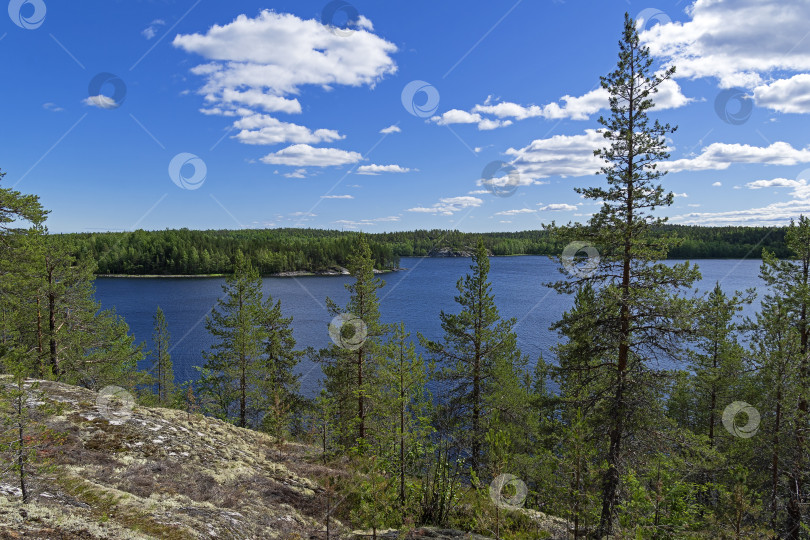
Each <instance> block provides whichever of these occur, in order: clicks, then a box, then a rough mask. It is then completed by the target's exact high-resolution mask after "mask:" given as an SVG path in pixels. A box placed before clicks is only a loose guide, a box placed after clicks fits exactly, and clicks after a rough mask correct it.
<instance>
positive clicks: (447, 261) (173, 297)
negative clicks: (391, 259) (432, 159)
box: [96, 256, 764, 395]
mask: <svg viewBox="0 0 810 540" xmlns="http://www.w3.org/2000/svg"><path fill="white" fill-rule="evenodd" d="M695 262H696V263H697V264H698V266H699V267H700V270H701V273H702V275H703V278H702V280H701V281H700V282H699V283H698V284H697V288H698V289H699V290H700V291H707V290H710V289H712V288H713V287H714V284H715V283H716V282H717V281H720V283H721V285H722V287H723V289H724V290H726V292H727V293H728V292H731V291H734V290H743V289H746V288H749V287H757V288H758V291H759V292H760V296H761V295H762V292H763V287H764V286H763V283H762V282H761V281H760V279H759V277H758V273H759V266H760V261H758V260H715V259H712V260H699V261H695ZM401 266H402V267H403V268H405V270H402V271H400V272H394V273H390V274H385V275H383V276H381V277H382V278H383V279H384V280H385V282H386V285H385V287H383V288H382V289H381V291H380V294H379V296H380V299H381V305H380V310H381V312H382V317H383V320H384V321H385V322H391V323H393V322H399V321H404V322H405V325H406V328H407V330H408V331H410V332H411V337H412V338H413V339H414V340H415V339H416V333H417V332H421V333H422V334H424V335H425V336H426V337H428V338H429V339H440V338H441V336H442V331H441V326H440V323H439V313H440V311H441V310H445V311H447V312H457V311H458V307H457V304H456V303H455V301H454V297H455V296H456V293H457V291H456V288H455V284H456V281H457V280H458V279H459V278H460V277H462V276H463V275H464V274H466V273H467V271H468V270H469V266H470V260H469V259H464V258H403V259H402V261H401ZM557 268H558V264H557V263H556V262H554V261H552V260H550V259H548V258H547V257H533V256H524V257H493V258H492V259H491V270H490V281H491V282H492V288H493V292H494V295H495V302H496V303H497V305H498V308H499V310H500V313H501V316H503V317H515V318H516V319H517V321H518V325H517V327H516V332H517V335H518V344H519V346H520V348H521V350H522V351H523V352H524V353H525V354H528V355H529V357H530V359H531V361H532V362H534V360H536V359H537V357H538V356H539V355H540V354H541V353H543V354H544V356H545V358H546V359H547V360H552V355H551V354H550V352H549V351H550V349H551V347H552V345H554V343H555V342H556V341H557V335H556V334H555V333H553V332H551V331H549V329H548V327H549V325H551V324H552V323H553V322H555V321H557V320H558V319H559V318H560V315H561V314H562V313H563V312H564V311H565V310H566V309H568V308H569V307H570V306H571V304H572V299H571V298H570V297H568V296H564V295H559V294H557V293H556V292H554V291H553V290H551V289H549V288H547V287H545V286H544V283H547V282H549V281H555V280H557V279H559V277H560V274H559V272H558V270H557ZM224 281H225V280H224V278H154V279H152V278H98V279H96V298H97V299H98V300H99V301H100V302H101V304H102V307H104V308H113V307H114V308H116V310H117V312H118V314H119V315H122V316H123V317H124V318H125V319H126V321H127V323H128V324H129V326H130V331H131V332H132V333H133V334H134V335H135V338H136V340H137V341H138V342H142V341H143V342H146V344H147V347H151V336H152V317H153V316H154V313H155V309H156V308H157V306H160V307H161V308H163V311H164V313H165V315H166V320H167V323H168V325H169V331H170V332H171V336H172V341H171V343H172V351H171V355H172V361H173V363H174V370H175V376H176V378H177V380H178V381H186V380H190V379H191V380H194V379H196V378H197V376H198V373H197V370H196V369H195V366H199V365H201V364H202V356H201V352H202V351H203V350H206V349H208V348H209V347H210V345H211V343H212V340H211V338H210V336H209V335H208V333H207V332H206V330H205V317H206V315H207V314H208V313H209V312H210V311H211V309H212V308H213V307H214V306H215V305H216V302H217V300H218V299H219V298H220V297H222V285H223V283H224ZM350 281H351V278H350V277H346V276H308V277H298V278H290V277H283V278H281V277H274V278H265V279H264V286H263V288H264V292H265V294H268V293H269V294H271V295H272V296H273V298H274V299H277V300H281V306H282V310H283V312H284V315H285V316H288V317H289V316H292V317H293V327H294V335H295V338H296V340H297V342H298V347H299V348H302V349H303V348H304V347H307V346H313V347H316V348H320V347H324V346H326V345H328V344H329V343H330V339H329V334H328V330H327V328H328V324H329V321H330V320H331V317H330V316H329V313H328V312H327V310H326V304H325V299H326V297H327V296H329V297H330V298H332V299H333V300H335V301H336V302H337V303H338V305H345V303H346V301H347V300H348V293H347V291H346V289H345V287H344V285H345V284H346V283H348V282H350ZM758 303H759V302H755V305H754V306H750V307H749V308H748V309H746V312H747V314H750V315H753V313H754V312H755V310H756V309H757V307H755V306H758ZM298 372H299V373H300V374H301V376H302V378H301V388H302V391H303V393H304V394H306V395H313V394H315V393H316V392H317V389H318V388H319V378H320V376H321V374H320V370H319V369H318V367H317V366H313V365H312V364H311V363H308V362H307V361H306V360H304V361H303V362H302V363H301V364H300V365H299V366H298Z"/></svg>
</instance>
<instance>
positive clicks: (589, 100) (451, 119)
mask: <svg viewBox="0 0 810 540" xmlns="http://www.w3.org/2000/svg"><path fill="white" fill-rule="evenodd" d="M653 101H654V102H655V108H656V109H662V110H663V109H676V108H678V107H683V106H684V105H686V104H688V103H690V102H691V101H694V100H693V99H690V98H687V97H686V96H684V95H683V93H682V92H681V87H680V86H679V85H678V83H677V82H675V81H674V80H672V79H669V80H666V81H664V82H663V83H661V84H660V85H659V87H658V93H657V94H655V96H653ZM609 106H610V100H609V93H608V91H607V90H605V89H604V88H597V89H595V90H591V91H590V92H587V93H585V94H584V95H582V96H578V97H576V96H569V95H565V96H563V97H562V98H560V101H559V102H556V103H549V104H547V105H544V106H543V107H540V106H538V105H528V106H524V105H519V104H517V103H512V102H510V101H502V102H497V103H496V102H494V100H493V97H492V96H488V97H487V99H486V100H485V101H484V103H483V104H482V105H475V106H474V107H473V108H472V110H471V111H470V112H467V111H462V110H459V109H451V110H449V111H447V112H445V113H444V114H442V115H441V116H434V117H433V118H431V121H433V122H434V123H436V124H439V125H447V124H476V123H477V124H478V129H480V130H485V129H495V128H497V127H504V126H508V125H511V124H512V120H510V119H513V120H525V119H527V118H545V119H549V120H560V119H564V118H567V119H571V120H588V119H589V118H590V117H591V116H592V115H594V114H596V113H597V112H599V111H601V110H603V109H608V108H609ZM482 115H489V116H494V117H496V118H497V119H498V120H493V119H488V118H485V117H484V116H482Z"/></svg>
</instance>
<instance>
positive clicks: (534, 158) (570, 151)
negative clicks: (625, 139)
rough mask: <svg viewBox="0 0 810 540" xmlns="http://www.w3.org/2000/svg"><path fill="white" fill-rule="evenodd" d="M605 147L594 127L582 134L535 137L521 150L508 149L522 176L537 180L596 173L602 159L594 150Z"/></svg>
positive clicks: (602, 163) (602, 162)
mask: <svg viewBox="0 0 810 540" xmlns="http://www.w3.org/2000/svg"><path fill="white" fill-rule="evenodd" d="M604 146H605V139H604V138H603V137H602V134H601V133H600V132H599V131H597V130H595V129H586V130H585V133H584V134H582V135H555V136H553V137H551V138H549V139H536V140H534V141H532V142H531V143H529V145H528V146H525V147H524V148H520V149H514V148H509V149H508V150H507V151H506V154H507V155H509V156H512V165H514V166H515V167H516V168H517V169H518V171H520V176H521V178H525V179H527V180H537V179H540V178H547V177H549V176H562V177H567V176H587V175H591V174H596V173H597V172H599V169H600V168H601V167H602V166H603V165H604V161H602V160H601V159H600V158H598V157H596V156H594V155H593V151H594V150H596V149H598V148H603V147H604Z"/></svg>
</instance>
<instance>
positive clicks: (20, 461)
mask: <svg viewBox="0 0 810 540" xmlns="http://www.w3.org/2000/svg"><path fill="white" fill-rule="evenodd" d="M20 390H21V391H20V394H19V395H18V396H17V436H18V440H17V444H18V445H19V446H18V447H17V467H19V472H20V492H21V494H22V502H23V503H27V502H28V486H27V485H26V480H25V437H24V426H23V409H24V401H25V400H24V397H23V393H22V387H21V388H20Z"/></svg>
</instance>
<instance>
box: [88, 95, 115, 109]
mask: <svg viewBox="0 0 810 540" xmlns="http://www.w3.org/2000/svg"><path fill="white" fill-rule="evenodd" d="M82 103H84V104H85V105H90V106H91V107H98V108H99V109H115V108H116V107H118V106H119V105H120V103H117V102H116V101H115V100H114V99H113V98H111V97H108V96H105V95H104V94H99V95H97V96H90V97H86V98H84V99H83V100H82Z"/></svg>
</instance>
